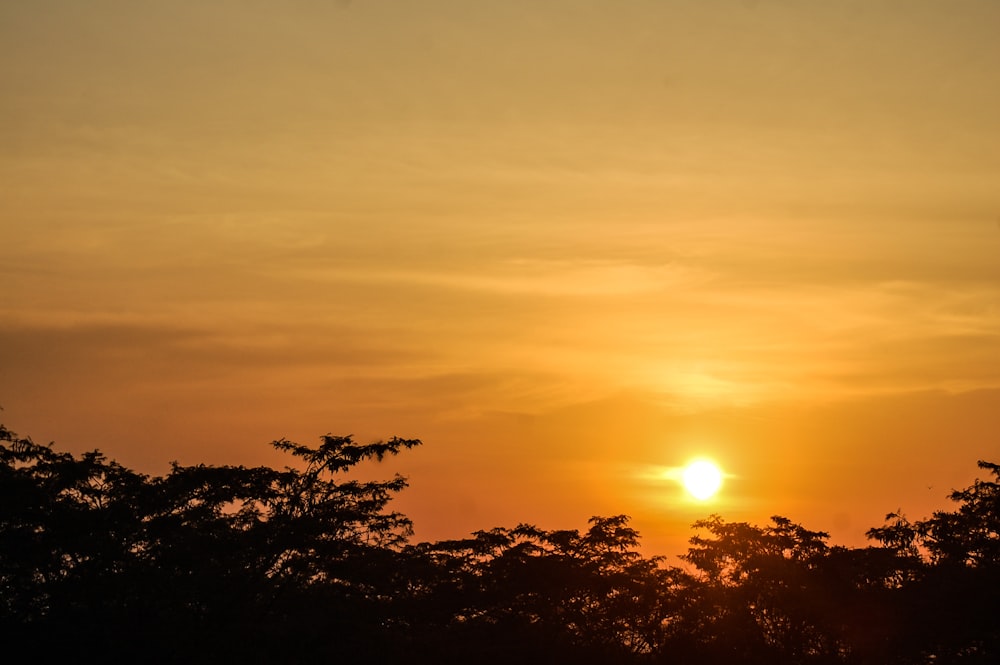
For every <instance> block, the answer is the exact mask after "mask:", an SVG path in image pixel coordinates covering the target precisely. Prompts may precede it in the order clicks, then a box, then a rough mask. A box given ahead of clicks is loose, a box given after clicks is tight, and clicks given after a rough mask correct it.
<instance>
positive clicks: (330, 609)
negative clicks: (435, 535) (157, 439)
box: [0, 426, 1000, 665]
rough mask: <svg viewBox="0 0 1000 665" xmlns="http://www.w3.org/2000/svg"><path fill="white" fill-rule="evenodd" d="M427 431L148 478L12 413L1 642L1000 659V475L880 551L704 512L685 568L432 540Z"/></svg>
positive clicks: (849, 659) (498, 543)
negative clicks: (379, 462) (421, 448)
mask: <svg viewBox="0 0 1000 665" xmlns="http://www.w3.org/2000/svg"><path fill="white" fill-rule="evenodd" d="M419 443H420V442H419V441H416V440H408V439H391V440H389V441H387V442H378V443H371V444H358V443H356V442H354V441H353V440H352V439H351V438H350V437H335V436H326V437H323V438H322V440H321V443H320V444H319V445H318V446H316V447H309V446H303V445H299V444H296V443H292V442H289V441H285V440H282V441H277V442H275V443H274V444H273V445H274V446H275V447H276V448H278V449H280V450H282V451H285V452H287V453H289V454H291V455H292V456H294V457H295V458H297V461H296V466H295V467H294V468H285V469H273V468H269V467H255V468H246V467H241V466H240V467H237V466H221V467H214V466H204V465H199V466H178V465H174V466H173V468H172V469H171V471H170V473H169V474H167V475H164V476H148V475H144V474H141V473H137V472H135V471H133V470H130V469H127V468H125V467H123V466H121V465H119V464H117V463H116V462H114V461H109V460H107V459H106V458H105V457H104V456H103V455H101V454H100V453H98V452H92V453H86V454H84V455H82V456H79V457H77V456H73V455H71V454H69V453H65V452H58V451H56V450H54V449H53V448H52V447H51V446H44V445H38V444H35V443H33V442H32V441H31V440H30V439H25V438H19V437H17V436H16V435H15V434H13V433H12V432H10V431H9V430H7V429H5V428H3V427H2V426H0V639H2V640H3V642H2V643H3V645H4V646H3V647H2V648H3V649H4V651H5V653H6V655H10V654H13V653H15V652H16V653H21V654H26V655H29V656H32V657H33V659H34V660H35V661H36V662H55V661H62V662H92V661H96V660H107V661H119V660H124V659H128V660H130V661H135V662H177V663H180V662H185V663H195V662H205V663H208V662H212V663H217V662H226V663H299V662H310V663H320V662H338V663H477V664H482V665H488V664H491V663H580V664H586V663H623V664H628V663H650V664H653V663H665V664H666V663H677V664H698V663H727V664H728V663H733V664H740V663H742V664H757V663H761V664H763V663H767V664H769V665H774V664H782V663H795V664H799V663H803V664H805V663H810V664H811V663H815V664H827V663H829V664H834V663H837V664H839V663H858V664H869V663H871V664H878V665H887V664H892V663H906V664H910V663H991V664H994V663H998V662H1000V614H998V609H1000V605H998V601H1000V596H998V591H1000V584H998V582H1000V485H998V483H997V480H998V478H1000V466H998V465H995V464H988V463H985V462H980V463H979V466H980V467H981V468H982V469H984V470H986V471H988V472H989V473H990V474H991V475H992V476H993V478H992V480H989V481H977V482H976V483H975V484H974V485H973V486H972V487H969V488H967V489H965V490H961V491H956V492H954V493H953V494H952V495H951V499H953V500H954V501H955V502H956V504H957V507H956V509H955V510H953V511H951V512H938V513H935V514H934V515H933V516H931V517H930V518H928V519H926V520H923V521H918V522H909V521H907V520H906V519H905V518H903V517H902V516H901V515H889V516H888V517H887V521H886V523H885V524H884V525H883V526H880V527H877V528H873V529H871V531H870V532H869V537H870V538H871V540H872V545H871V546H870V547H863V548H846V547H839V546H831V545H829V544H828V543H827V540H828V536H827V534H826V533H823V532H821V531H810V530H808V529H806V528H804V527H802V526H800V525H798V524H795V523H793V522H792V521H790V520H788V519H786V518H783V517H774V518H772V521H771V523H770V524H767V525H764V526H757V525H751V524H747V523H742V522H726V521H724V520H723V519H721V518H720V517H717V516H713V517H711V518H709V519H706V520H703V521H700V522H698V523H696V525H695V526H696V527H697V528H698V531H697V533H698V534H700V535H697V536H695V537H693V538H692V539H691V547H690V549H689V550H688V553H687V554H686V555H685V556H683V557H682V559H683V560H684V562H683V564H682V565H681V566H674V565H668V563H667V562H666V561H665V560H663V559H661V558H657V557H654V558H646V557H644V556H642V555H641V554H640V553H639V552H638V551H637V545H638V538H639V537H638V534H637V533H636V531H635V530H634V529H632V528H631V527H630V526H629V522H628V518H627V517H625V516H615V517H595V518H593V519H592V520H591V521H590V526H589V528H588V529H587V530H586V531H585V532H580V531H577V530H555V531H547V530H543V529H539V528H537V527H534V526H531V525H527V524H522V525H519V526H517V527H515V528H498V529H492V530H489V531H479V532H476V533H474V534H472V536H471V537H470V538H466V539H462V540H449V541H441V542H434V543H419V544H410V543H409V542H408V536H409V535H411V524H410V522H409V520H408V519H407V518H406V517H405V516H404V515H401V514H399V513H398V512H394V511H392V510H390V509H389V503H390V500H391V498H392V496H393V495H394V494H395V493H396V492H398V491H400V490H401V489H403V488H404V487H405V485H406V483H405V480H404V479H403V478H401V477H398V476H397V477H396V478H394V479H392V480H388V481H382V482H361V481H357V480H351V479H348V478H345V472H347V471H349V470H350V469H351V468H352V467H355V466H356V465H357V464H359V463H360V462H362V461H364V460H368V459H372V458H375V459H381V458H382V457H383V456H385V455H395V454H397V453H398V452H400V451H401V450H403V449H406V448H411V447H413V446H416V445H419Z"/></svg>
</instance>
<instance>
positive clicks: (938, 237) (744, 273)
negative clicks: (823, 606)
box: [0, 0, 1000, 554]
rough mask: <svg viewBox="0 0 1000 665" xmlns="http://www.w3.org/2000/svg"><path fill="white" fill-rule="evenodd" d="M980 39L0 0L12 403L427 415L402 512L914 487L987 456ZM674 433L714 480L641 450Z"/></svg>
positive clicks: (992, 345)
mask: <svg viewBox="0 0 1000 665" xmlns="http://www.w3.org/2000/svg"><path fill="white" fill-rule="evenodd" d="M997 34H1000V5H998V4H997V3H995V2H992V1H990V0H957V1H954V2H944V1H940V2H931V1H916V0H910V1H903V0H898V1H893V2H889V1H881V2H880V1H865V2H862V1H860V0H857V1H843V2H805V1H803V2H793V1H791V0H785V1H777V0H758V1H755V2H754V1H750V0H745V1H742V2H737V1H729V0H717V1H712V2H695V1H693V0H688V1H675V2H670V1H662V0H661V1H653V0H641V1H640V0H617V1H615V2H611V1H610V0H589V1H588V0H575V1H573V2H570V1H568V0H560V1H549V2H544V1H543V2H538V1H537V0H536V1H533V2H527V1H522V0H508V1H506V2H503V3H499V2H498V3H487V2H467V1H458V0H453V1H443V0H426V1H421V2H416V1H408V0H391V1H389V0H353V1H348V2H320V1H318V0H295V1H290V2H282V3H273V2H266V1H265V0H241V1H236V0H226V1H218V2H193V1H189V0H175V1H172V2H154V1H151V0H149V1H145V2H134V1H133V2H125V1H111V0H93V1H91V2H87V3H81V2H75V1H69V0H39V1H38V2H30V3H29V2H19V3H4V4H3V5H2V6H0V90H2V94H0V247H3V248H4V249H5V250H6V251H5V252H4V261H3V263H2V264H0V274H2V280H3V284H4V288H3V289H2V293H0V382H2V386H3V388H2V389H0V406H3V408H4V412H3V414H2V415H3V422H5V423H6V424H7V425H8V426H9V427H11V428H13V429H15V430H16V431H18V432H20V433H22V434H31V435H33V436H35V437H36V438H37V439H42V440H45V439H56V440H57V441H58V442H59V443H61V444H64V445H66V446H68V447H71V448H74V449H85V448H92V447H100V448H102V449H104V450H106V451H108V452H109V453H110V454H112V455H113V456H115V457H118V458H119V459H121V460H122V461H123V462H125V463H131V464H136V465H139V466H144V468H147V469H150V470H162V469H163V468H164V467H165V463H166V461H168V460H170V459H175V458H177V459H180V460H181V461H182V462H185V463H194V462H199V461H211V462H215V463H225V462H248V463H249V462H254V461H264V460H266V461H269V462H270V461H272V460H273V458H271V457H268V456H267V451H266V448H265V447H264V446H263V445H262V444H264V443H266V442H267V441H269V440H271V439H274V438H278V437H281V436H289V437H293V438H297V439H299V440H301V441H309V440H312V439H313V437H315V436H317V435H319V434H322V433H324V432H327V431H333V432H335V433H348V432H354V433H355V434H357V435H358V436H359V437H361V438H366V437H384V436H388V435H391V434H401V435H407V436H417V437H421V438H424V439H425V440H426V441H427V444H428V445H427V447H426V448H425V449H423V450H420V451H418V452H415V453H410V454H409V455H408V456H407V457H405V458H402V459H400V460H399V461H398V470H400V471H402V472H404V473H407V474H408V475H410V476H411V480H412V483H413V487H412V488H411V489H410V490H408V491H407V496H406V497H404V498H403V499H402V500H401V505H402V506H403V507H404V508H405V509H406V510H407V512H409V513H411V515H412V516H413V517H414V518H415V520H416V521H417V530H418V536H423V537H443V536H457V535H461V534H463V533H465V532H467V531H471V530H473V529H478V528H488V527H490V526H493V525H495V524H500V523H505V524H510V523H513V522H516V521H522V520H528V521H531V520H536V521H542V522H545V523H546V524H547V525H548V526H575V525H582V523H583V520H585V519H586V518H587V517H589V516H590V515H591V514H595V513H603V514H609V513H611V512H628V513H631V514H633V515H635V517H636V521H637V526H638V527H639V528H640V530H641V531H642V532H643V533H644V535H645V536H646V538H647V541H649V542H651V543H652V544H653V545H654V546H659V547H661V548H667V553H670V554H673V553H675V552H676V551H679V550H680V549H681V547H682V545H683V542H684V540H685V539H686V537H687V532H686V526H687V525H688V524H689V523H690V522H691V521H693V520H694V519H697V518H698V517H702V516H704V512H705V511H706V510H716V509H717V510H719V511H720V512H722V513H723V516H724V517H730V518H732V519H753V520H761V519H765V518H766V517H767V516H768V515H770V514H771V513H776V512H777V513H785V514H788V516H789V517H791V518H793V519H798V520H800V521H802V522H804V523H806V525H807V526H809V527H811V528H822V529H827V530H831V531H833V532H834V535H835V536H836V537H839V538H842V539H852V538H853V539H855V540H859V539H860V535H859V534H860V533H861V532H862V531H863V530H864V529H865V528H867V527H869V526H874V525H876V524H877V523H878V520H879V519H880V517H881V515H882V514H884V513H885V512H888V511H890V510H895V509H896V508H899V507H902V508H904V509H906V510H908V511H910V512H912V513H913V514H914V516H921V512H922V511H926V510H930V509H931V508H932V507H939V506H941V505H942V504H943V497H944V494H945V493H946V492H947V490H948V489H950V487H954V486H960V485H962V484H964V483H966V482H968V481H969V480H970V479H971V478H972V477H973V476H974V474H975V461H976V459H978V458H984V457H985V458H991V459H998V458H1000V455H998V453H1000V443H998V440H997V437H996V435H995V433H996V432H997V431H998V430H997V425H1000V417H998V416H997V415H995V414H998V413H1000V221H998V220H1000V194H998V192H1000V86H998V85H997V84H996V83H997V72H1000V43H998V41H997V39H996V35H997ZM908 442H912V444H911V443H908ZM699 454H707V455H710V456H713V457H715V458H716V459H717V460H718V461H719V462H720V463H721V464H722V465H723V466H724V467H726V470H727V472H728V473H731V474H732V476H733V477H732V478H730V479H728V480H727V483H726V487H725V488H724V490H723V492H722V494H721V495H720V498H719V499H718V500H717V501H716V502H715V503H714V504H712V505H707V504H706V505H698V506H690V505H687V504H684V505H681V503H680V502H679V501H677V495H676V488H674V487H673V486H672V485H670V484H667V485H663V484H662V483H656V482H652V481H650V480H649V479H650V477H651V476H650V474H651V473H652V472H653V471H654V470H655V469H659V468H666V467H670V466H674V465H679V464H681V463H683V462H684V461H685V459H686V458H687V457H691V456H695V455H699ZM394 464H396V463H395V462H394ZM892 468H898V469H899V472H898V473H890V474H889V477H884V476H883V477H882V478H881V479H878V476H877V473H876V472H875V471H873V470H874V469H881V470H882V471H881V472H880V473H883V474H885V473H887V471H885V470H887V469H892ZM928 485H931V486H935V485H936V486H937V489H936V490H935V491H934V492H933V493H932V494H933V496H930V495H929V494H928V491H927V486H928ZM455 506H459V507H460V508H455ZM422 525H424V526H423V527H422Z"/></svg>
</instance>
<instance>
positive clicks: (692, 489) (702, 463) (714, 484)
mask: <svg viewBox="0 0 1000 665" xmlns="http://www.w3.org/2000/svg"><path fill="white" fill-rule="evenodd" d="M681 482H682V483H683V484H684V489H686V490H687V491H688V493H689V494H690V495H691V496H693V497H694V498H696V499H698V500H699V501H704V500H705V499H708V498H709V497H711V496H712V495H714V494H715V493H716V492H718V491H719V488H720V487H722V471H720V470H719V467H717V466H716V465H715V464H713V463H712V462H709V461H708V460H696V461H694V462H691V463H690V464H688V465H687V466H686V467H684V473H683V475H682V476H681Z"/></svg>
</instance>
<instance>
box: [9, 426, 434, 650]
mask: <svg viewBox="0 0 1000 665" xmlns="http://www.w3.org/2000/svg"><path fill="white" fill-rule="evenodd" d="M419 443H420V442H419V441H418V440H414V439H399V438H393V439H390V440H389V441H386V442H377V443H372V444H366V445H361V444H357V443H355V442H354V441H353V440H352V439H351V437H335V436H329V435H328V436H325V437H323V438H322V440H321V443H320V445H319V446H317V447H315V448H312V447H308V446H302V445H299V444H296V443H292V442H289V441H286V440H280V441H276V442H274V444H273V445H274V447H275V448H277V449H279V450H282V451H286V452H289V453H291V454H292V455H293V456H295V457H297V458H299V459H301V460H302V461H303V463H304V468H286V469H284V470H276V469H271V468H268V467H254V468H246V467H242V466H222V467H210V466H204V465H199V466H188V467H186V466H180V465H177V464H174V465H173V466H172V468H171V470H170V473H169V474H167V475H166V476H158V477H151V476H146V475H143V474H138V473H136V472H133V471H130V470H128V469H125V468H124V467H122V466H121V465H119V464H117V463H116V462H109V461H108V460H107V459H106V458H105V457H104V456H103V455H101V454H100V453H98V452H96V451H95V452H91V453H85V454H84V455H82V456H80V457H74V456H73V455H71V454H69V453H64V452H56V451H55V450H53V449H52V447H51V446H44V445H39V444H35V443H34V442H32V441H31V440H30V439H24V438H19V437H17V436H16V435H15V434H14V433H12V432H10V431H9V430H7V429H6V428H3V427H0V633H2V635H3V636H5V637H11V636H14V635H17V636H19V637H20V638H21V639H24V638H25V636H31V635H34V636H36V638H40V637H41V636H42V635H45V634H49V633H52V632H53V631H55V629H58V631H56V632H55V634H58V635H61V636H62V637H63V639H62V640H56V641H52V640H47V641H46V642H45V644H47V646H48V647H49V648H51V649H54V650H58V649H59V648H60V647H62V646H64V647H65V649H66V651H67V653H69V652H73V651H76V650H79V649H81V648H84V649H86V648H90V649H94V650H98V649H101V650H103V652H104V653H108V650H109V649H112V648H115V649H118V650H119V651H125V650H127V649H128V648H130V645H129V643H130V642H131V647H133V648H134V647H135V646H137V645H140V644H141V645H143V648H144V649H147V650H149V649H152V650H153V657H154V658H155V657H156V656H157V655H158V656H159V657H161V658H163V659H164V660H180V659H182V658H181V654H180V653H178V650H180V652H183V654H185V655H189V654H192V653H197V654H200V657H201V658H203V659H208V658H210V657H212V655H213V654H215V655H218V656H222V655H225V656H228V657H232V656H233V655H238V654H240V653H245V654H256V656H260V655H261V654H264V653H269V650H279V651H280V652H281V658H282V659H285V660H289V659H291V660H295V655H294V653H289V652H288V649H289V648H290V647H291V646H293V645H298V647H299V648H300V650H301V651H302V654H305V653H312V654H314V653H321V652H323V649H322V648H320V647H318V646H317V645H318V644H319V643H320V641H321V640H322V639H323V635H324V633H325V635H326V637H327V638H329V637H331V636H337V635H339V636H340V637H341V638H342V640H343V641H344V643H342V644H339V645H337V648H338V649H339V650H340V651H341V652H344V653H346V652H349V651H350V649H351V648H352V645H351V642H359V641H362V642H363V641H366V640H367V641H372V642H376V641H377V639H376V638H375V637H374V635H373V633H374V632H377V630H378V627H379V625H380V621H381V617H382V616H383V615H384V614H385V612H384V611H383V608H382V607H381V605H384V604H386V603H387V599H389V598H391V597H392V595H393V590H394V587H393V585H394V584H395V580H393V579H392V576H391V575H387V574H386V572H387V571H391V570H392V568H393V567H392V566H391V565H387V564H386V560H387V559H391V558H392V557H394V556H398V555H399V551H400V549H401V547H402V545H403V543H405V540H406V537H407V536H408V535H409V534H410V532H411V525H410V522H409V520H408V519H407V518H406V517H405V516H403V515H401V514H400V513H397V512H393V511H388V510H386V506H387V504H388V502H389V501H390V499H391V498H392V496H393V495H394V494H395V493H396V492H398V491H400V490H401V489H403V487H405V485H406V482H405V480H404V479H403V478H402V477H400V476H396V477H395V478H393V479H391V480H388V481H373V482H362V481H358V480H353V479H345V478H344V473H345V472H347V471H349V470H351V469H352V468H353V467H355V466H356V465H357V464H359V463H360V462H362V461H364V460H368V459H381V458H382V457H384V456H385V455H395V454H397V453H398V452H400V451H401V450H403V449H406V448H412V447H414V446H416V445H419ZM318 623H324V625H323V626H322V630H319V628H320V626H318V625H317V624H318ZM310 628H313V629H314V630H310ZM179 635H183V636H184V639H183V640H178V636H179ZM290 638H294V639H290ZM317 649H319V650H318V651H317ZM333 650H334V649H333V648H332V645H331V647H329V648H327V649H326V651H331V652H332V651H333ZM272 655H274V656H275V657H278V656H277V654H272ZM303 657H304V656H303Z"/></svg>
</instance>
